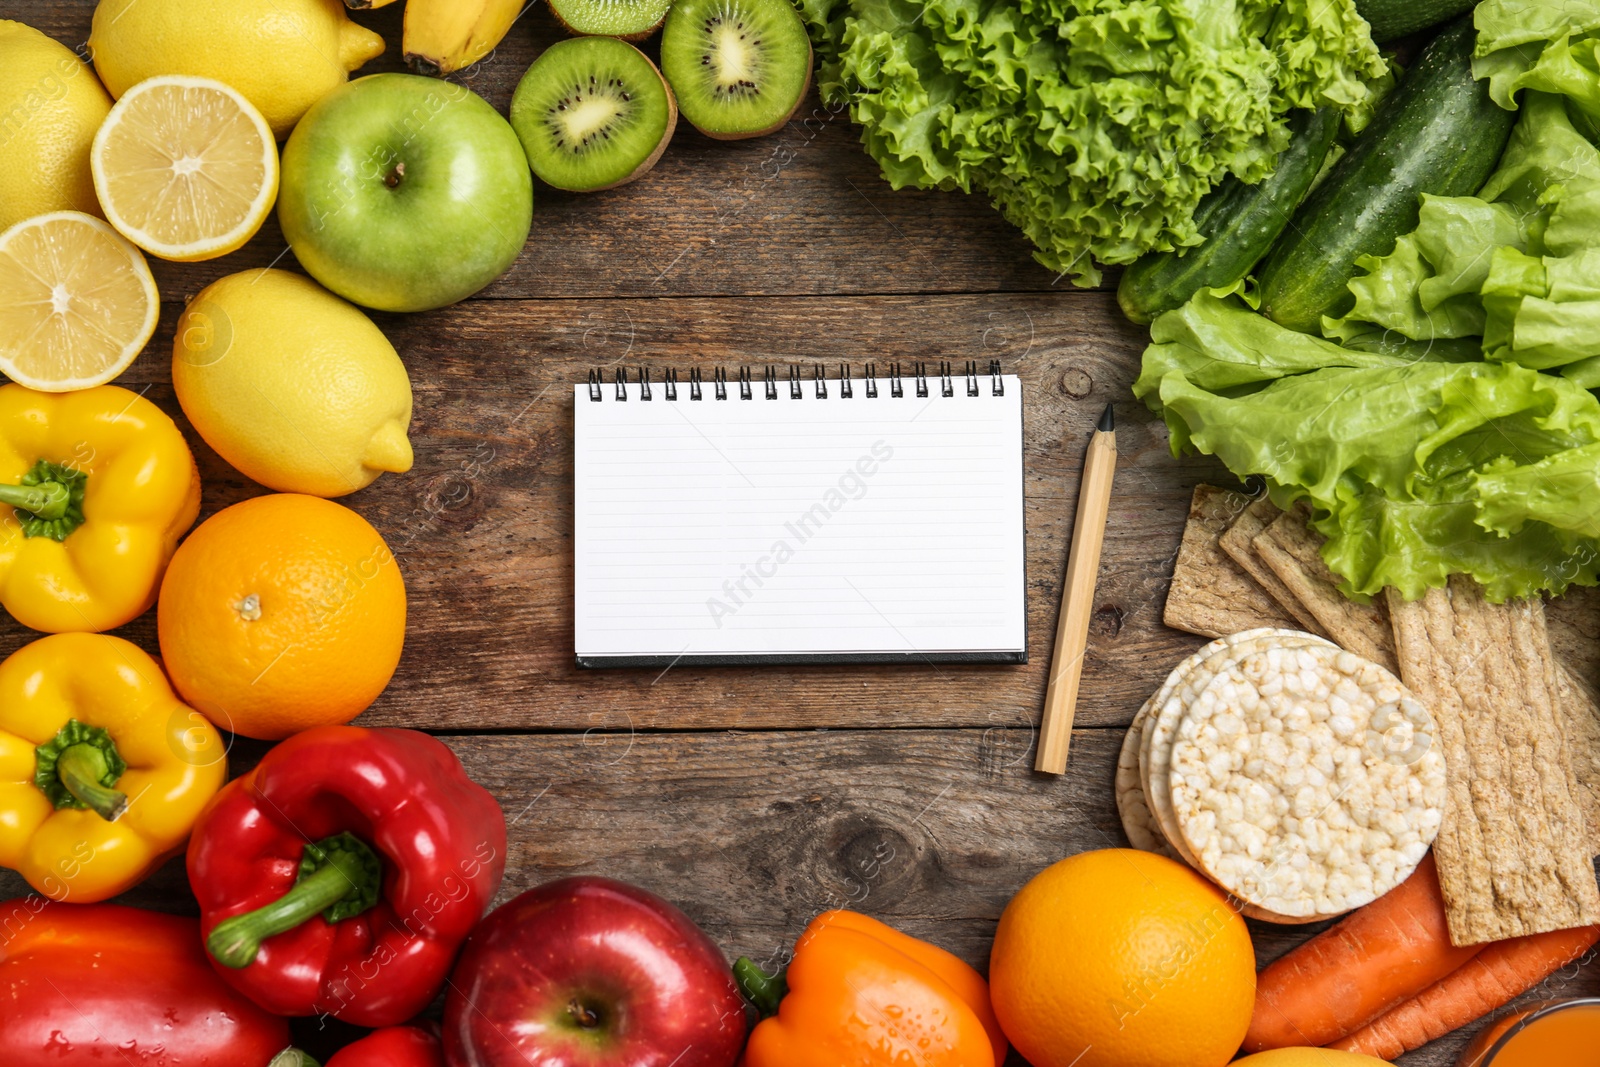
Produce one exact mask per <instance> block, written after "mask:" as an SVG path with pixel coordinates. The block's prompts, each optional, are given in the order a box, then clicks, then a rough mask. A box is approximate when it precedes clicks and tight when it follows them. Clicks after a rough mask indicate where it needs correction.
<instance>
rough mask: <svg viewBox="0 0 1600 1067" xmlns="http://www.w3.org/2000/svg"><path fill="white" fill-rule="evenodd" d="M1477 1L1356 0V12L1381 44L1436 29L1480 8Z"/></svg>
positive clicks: (1373, 37)
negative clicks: (1365, 21)
mask: <svg viewBox="0 0 1600 1067" xmlns="http://www.w3.org/2000/svg"><path fill="white" fill-rule="evenodd" d="M1477 3H1478V0H1356V10H1357V11H1359V12H1360V13H1361V17H1362V18H1364V19H1366V20H1367V25H1368V26H1371V27H1372V39H1373V40H1374V41H1377V42H1378V43H1379V44H1382V43H1383V42H1385V41H1392V40H1394V39H1395V38H1396V37H1404V36H1406V34H1408V33H1416V32H1417V31H1418V30H1425V29H1427V28H1428V27H1429V26H1437V25H1439V23H1441V22H1445V21H1447V20H1449V19H1452V18H1455V17H1456V16H1457V15H1459V14H1461V13H1462V12H1463V11H1470V10H1472V9H1473V8H1474V7H1476V6H1477Z"/></svg>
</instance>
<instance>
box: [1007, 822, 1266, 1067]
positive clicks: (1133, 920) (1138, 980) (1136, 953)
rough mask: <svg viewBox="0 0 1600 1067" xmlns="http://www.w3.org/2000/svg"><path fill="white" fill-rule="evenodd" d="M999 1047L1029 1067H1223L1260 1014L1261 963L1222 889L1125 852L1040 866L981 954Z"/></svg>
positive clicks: (1164, 862)
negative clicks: (986, 953)
mask: <svg viewBox="0 0 1600 1067" xmlns="http://www.w3.org/2000/svg"><path fill="white" fill-rule="evenodd" d="M989 990H990V994H991V996H992V997H993V998H994V1010H995V1015H996V1016H998V1017H999V1019H1000V1026H1001V1027H1002V1028H1003V1029H1004V1030H1005V1032H1006V1037H1008V1038H1010V1039H1011V1043H1012V1044H1013V1045H1015V1046H1016V1047H1017V1051H1018V1052H1020V1053H1021V1054H1022V1055H1023V1056H1024V1057H1025V1058H1026V1059H1027V1060H1028V1062H1029V1063H1032V1064H1034V1067H1068V1065H1076V1067H1222V1065H1223V1064H1225V1063H1227V1062H1228V1060H1229V1059H1231V1058H1232V1057H1233V1054H1234V1053H1235V1052H1237V1051H1238V1049H1239V1043H1240V1042H1241V1041H1242V1040H1243V1039H1244V1034H1245V1030H1246V1029H1247V1028H1248V1027H1249V1025H1250V1013H1251V1010H1252V1009H1253V1008H1254V1006H1255V994H1256V967H1255V953H1254V951H1253V949H1252V947H1251V944H1250V931H1249V930H1248V929H1247V928H1246V927H1245V923H1244V920H1243V919H1242V918H1240V917H1239V913H1238V912H1236V911H1235V910H1234V909H1233V908H1232V907H1231V906H1230V904H1229V902H1228V899H1227V898H1226V897H1225V896H1223V894H1222V892H1221V891H1220V890H1218V889H1217V887H1216V886H1214V885H1212V884H1211V883H1210V882H1208V881H1206V880H1205V879H1204V878H1202V877H1201V876H1200V875H1198V874H1196V873H1195V872H1194V871H1192V870H1190V869H1189V868H1188V867H1185V866H1183V865H1182V864H1180V863H1174V862H1173V861H1171V860H1169V859H1165V858H1163V857H1161V856H1156V855H1153V854H1151V853H1148V852H1139V851H1135V850H1133V849H1102V850H1100V851H1097V852H1085V853H1082V854H1080V855H1077V856H1072V857H1070V858H1068V859H1064V860H1062V861H1061V862H1060V863H1057V864H1055V865H1054V866H1052V867H1049V868H1047V869H1046V870H1044V871H1043V872H1041V873H1040V874H1039V875H1037V876H1036V877H1035V878H1034V879H1033V880H1032V881H1031V882H1029V883H1028V884H1027V885H1025V886H1023V888H1022V891H1021V892H1019V893H1018V894H1017V895H1016V896H1015V897H1013V898H1012V900H1011V903H1010V904H1008V905H1006V910H1005V912H1004V914H1002V915H1001V916H1000V927H999V929H998V930H997V931H996V932H995V940H994V949H993V951H992V953H991V955H990V957H989Z"/></svg>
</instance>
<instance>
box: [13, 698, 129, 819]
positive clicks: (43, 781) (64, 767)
mask: <svg viewBox="0 0 1600 1067" xmlns="http://www.w3.org/2000/svg"><path fill="white" fill-rule="evenodd" d="M33 755H34V770H33V784H34V786H35V787H37V788H38V790H39V791H40V792H41V793H43V794H44V795H45V798H46V799H47V800H49V801H50V803H51V804H52V805H54V806H55V809H56V810H57V811H61V810H63V809H66V808H79V809H85V808H86V809H88V810H90V811H93V812H94V813H95V814H97V815H99V816H100V817H101V818H102V819H105V820H106V821H107V822H116V821H117V819H119V818H120V817H121V816H122V813H123V812H125V811H127V810H128V797H127V795H126V794H124V793H123V792H122V791H121V790H119V789H118V788H117V782H118V780H119V779H121V777H122V775H123V773H124V772H126V771H127V769H128V763H127V761H126V760H124V759H123V758H122V755H121V753H119V752H118V751H117V742H116V739H115V738H113V737H112V736H111V731H109V730H107V729H105V728H104V727H102V726H90V725H89V724H88V723H85V722H79V721H78V720H77V719H68V720H67V724H66V725H65V726H63V727H62V728H61V729H60V730H59V731H57V733H56V735H55V736H54V737H52V738H51V739H50V740H48V741H46V742H45V743H44V744H42V745H40V746H39V747H38V748H36V749H34V750H33Z"/></svg>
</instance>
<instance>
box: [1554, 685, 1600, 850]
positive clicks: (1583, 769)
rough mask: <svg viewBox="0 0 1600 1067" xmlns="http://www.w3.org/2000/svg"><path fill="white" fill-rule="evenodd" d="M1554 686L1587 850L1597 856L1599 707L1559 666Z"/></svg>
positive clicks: (1599, 840)
mask: <svg viewBox="0 0 1600 1067" xmlns="http://www.w3.org/2000/svg"><path fill="white" fill-rule="evenodd" d="M1556 684H1557V686H1558V691H1559V693H1560V697H1561V716H1562V727H1563V729H1564V731H1565V733H1566V737H1567V747H1568V749H1569V750H1570V751H1571V754H1572V772H1573V774H1574V776H1575V777H1576V778H1577V780H1578V807H1579V808H1581V809H1583V822H1584V827H1585V829H1586V830H1587V832H1588V842H1589V851H1590V852H1592V853H1594V854H1596V855H1600V704H1596V703H1595V699H1594V697H1593V696H1592V695H1591V694H1590V692H1589V690H1588V689H1586V688H1584V687H1583V686H1582V685H1581V684H1579V682H1578V680H1577V679H1576V678H1574V677H1573V676H1572V672H1571V671H1569V670H1568V669H1567V668H1566V667H1565V666H1563V665H1562V664H1560V663H1557V664H1556Z"/></svg>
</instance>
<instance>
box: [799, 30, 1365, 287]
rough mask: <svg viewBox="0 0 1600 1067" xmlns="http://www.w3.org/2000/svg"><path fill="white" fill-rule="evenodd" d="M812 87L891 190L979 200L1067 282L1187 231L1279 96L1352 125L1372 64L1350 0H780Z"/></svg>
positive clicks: (1244, 173) (1270, 126)
mask: <svg viewBox="0 0 1600 1067" xmlns="http://www.w3.org/2000/svg"><path fill="white" fill-rule="evenodd" d="M796 2H797V4H798V6H799V9H800V11H801V14H802V17H803V18H804V20H805V21H806V23H807V25H808V26H809V27H810V28H811V30H812V33H813V36H814V38H815V39H816V43H817V49H818V54H819V59H820V66H819V75H818V81H819V84H820V86H821V87H822V91H823V93H824V96H825V98H826V99H828V100H829V101H830V102H841V101H842V102H847V103H848V105H849V107H850V112H851V117H852V118H853V119H854V120H855V121H856V122H857V123H859V124H860V125H861V127H862V141H863V143H864V144H865V146H866V148H867V151H868V152H869V153H870V154H871V155H872V157H873V158H874V159H875V160H876V161H877V162H878V164H879V166H880V168H881V169H882V172H883V175H884V177H885V179H886V180H888V181H889V182H890V184H891V185H893V186H894V187H895V188H908V187H910V188H942V189H961V190H965V191H975V192H982V193H985V194H987V195H988V197H989V198H990V199H991V201H992V202H993V203H994V205H995V206H996V207H997V208H998V209H999V210H1000V211H1001V213H1002V214H1004V215H1005V217H1006V218H1007V219H1009V220H1010V221H1011V222H1012V223H1013V224H1015V225H1016V226H1018V227H1019V228H1021V229H1022V231H1023V232H1024V233H1025V234H1026V235H1027V236H1028V237H1029V239H1030V240H1032V241H1033V243H1034V244H1035V246H1036V247H1037V249H1038V251H1037V253H1036V256H1037V258H1038V259H1039V260H1040V261H1041V262H1042V263H1044V264H1045V265H1046V266H1048V267H1050V268H1051V269H1052V270H1055V271H1057V272H1060V273H1062V274H1068V275H1071V276H1072V277H1073V280H1074V281H1075V282H1076V283H1078V284H1083V285H1091V284H1096V283H1097V282H1098V281H1099V278H1100V274H1099V269H1098V267H1097V263H1131V262H1132V261H1134V260H1135V259H1137V258H1138V257H1139V256H1141V255H1143V254H1144V253H1146V252H1148V251H1150V250H1152V249H1160V250H1163V251H1170V250H1172V249H1173V248H1179V247H1189V246H1192V245H1195V244H1198V243H1199V242H1200V240H1201V236H1200V234H1199V233H1198V232H1197V230H1196V228H1195V225H1194V221H1193V215H1194V210H1195V208H1196V206H1197V205H1198V204H1199V202H1200V199H1201V198H1202V197H1203V196H1204V195H1205V194H1206V193H1207V192H1208V191H1210V189H1211V187H1212V186H1213V185H1215V184H1216V183H1217V182H1218V181H1220V180H1221V179H1222V178H1223V177H1224V176H1226V175H1229V174H1232V175H1235V176H1236V177H1238V178H1239V179H1240V180H1242V181H1245V182H1247V183H1251V182H1256V181H1260V180H1261V179H1262V178H1264V177H1266V175H1268V174H1269V173H1270V172H1271V170H1272V168H1273V167H1274V166H1275V164H1276V159H1277V156H1278V153H1279V152H1281V151H1282V149H1283V147H1284V145H1285V144H1286V143H1287V129H1286V123H1285V116H1286V115H1287V113H1288V111H1289V110H1290V109H1291V108H1294V107H1317V106H1320V105H1322V104H1331V105H1334V106H1337V107H1339V108H1341V109H1343V110H1344V111H1345V112H1346V114H1347V116H1349V118H1350V121H1352V122H1359V121H1360V116H1361V114H1362V112H1363V109H1369V108H1370V106H1371V104H1372V101H1373V100H1374V98H1375V96H1376V91H1377V89H1378V88H1380V87H1381V85H1382V83H1383V79H1384V78H1385V76H1386V74H1387V69H1388V68H1387V65H1386V63H1385V62H1384V60H1383V58H1382V56H1381V55H1380V54H1379V53H1378V51H1377V48H1376V46H1375V45H1373V43H1372V41H1371V35H1370V33H1369V32H1368V31H1367V27H1366V23H1365V22H1364V20H1362V19H1361V17H1360V16H1359V14H1357V13H1356V10H1355V7H1354V3H1353V0H1240V2H1238V3H1228V4H1200V3H1195V2H1193V0H928V2H925V3H924V2H917V3H911V2H907V0H796Z"/></svg>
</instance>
